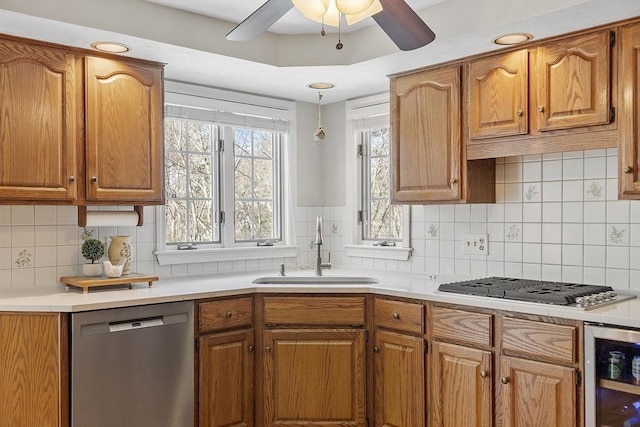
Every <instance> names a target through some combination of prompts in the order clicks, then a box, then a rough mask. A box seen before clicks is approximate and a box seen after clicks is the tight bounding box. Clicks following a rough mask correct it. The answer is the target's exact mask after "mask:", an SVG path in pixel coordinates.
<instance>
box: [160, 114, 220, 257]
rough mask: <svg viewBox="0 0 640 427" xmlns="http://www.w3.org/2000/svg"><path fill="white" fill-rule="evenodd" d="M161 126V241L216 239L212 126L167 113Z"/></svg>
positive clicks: (214, 160)
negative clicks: (163, 198)
mask: <svg viewBox="0 0 640 427" xmlns="http://www.w3.org/2000/svg"><path fill="white" fill-rule="evenodd" d="M165 129H166V130H167V132H166V133H165V150H166V152H165V177H166V178H165V179H166V183H165V184H166V198H167V201H166V209H165V223H166V224H165V242H166V243H167V244H169V245H172V244H177V243H187V242H198V243H200V242H207V243H211V242H219V241H220V237H219V236H220V233H219V227H218V226H217V224H216V223H215V215H214V214H215V211H216V210H217V209H218V208H217V206H218V200H217V197H218V194H217V190H216V188H217V187H216V186H217V183H216V179H217V170H216V169H217V167H216V153H215V152H214V151H213V147H214V144H213V143H212V141H214V140H215V134H216V127H215V125H214V124H212V123H207V122H201V121H195V120H188V119H181V118H172V117H168V118H167V119H166V126H165Z"/></svg>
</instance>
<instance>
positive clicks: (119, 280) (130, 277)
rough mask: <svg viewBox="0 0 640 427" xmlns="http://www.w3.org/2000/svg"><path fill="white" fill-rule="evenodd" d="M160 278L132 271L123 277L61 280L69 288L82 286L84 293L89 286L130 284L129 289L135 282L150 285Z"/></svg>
mask: <svg viewBox="0 0 640 427" xmlns="http://www.w3.org/2000/svg"><path fill="white" fill-rule="evenodd" d="M156 280H158V276H147V275H144V274H139V273H130V274H127V275H124V276H121V277H106V276H100V277H87V276H67V277H61V278H60V281H61V282H62V283H64V284H65V285H67V289H69V286H76V287H79V288H82V293H83V294H86V293H87V292H89V288H94V287H98V286H110V285H127V284H128V285H129V289H131V287H132V286H131V285H132V284H133V283H140V282H148V283H149V287H151V286H152V285H153V282H154V281H156Z"/></svg>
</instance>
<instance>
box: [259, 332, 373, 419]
mask: <svg viewBox="0 0 640 427" xmlns="http://www.w3.org/2000/svg"><path fill="white" fill-rule="evenodd" d="M263 361H264V387H265V390H264V401H265V406H264V413H265V425H266V426H288V427H296V426H319V425H322V426H364V425H365V421H366V417H365V332H364V330H354V329H318V330H301V329H299V330H266V331H265V332H264V359H263Z"/></svg>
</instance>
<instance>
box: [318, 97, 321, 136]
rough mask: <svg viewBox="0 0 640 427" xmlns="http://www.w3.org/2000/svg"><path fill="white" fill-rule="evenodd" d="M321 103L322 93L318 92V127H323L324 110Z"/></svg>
mask: <svg viewBox="0 0 640 427" xmlns="http://www.w3.org/2000/svg"><path fill="white" fill-rule="evenodd" d="M320 101H322V93H321V92H318V127H321V126H322V108H321V107H320Z"/></svg>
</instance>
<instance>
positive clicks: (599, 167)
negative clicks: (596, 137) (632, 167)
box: [584, 150, 607, 179]
mask: <svg viewBox="0 0 640 427" xmlns="http://www.w3.org/2000/svg"><path fill="white" fill-rule="evenodd" d="M598 151H600V150H598ZM584 177H585V179H597V178H606V177H607V158H606V157H604V156H597V157H585V159H584Z"/></svg>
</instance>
